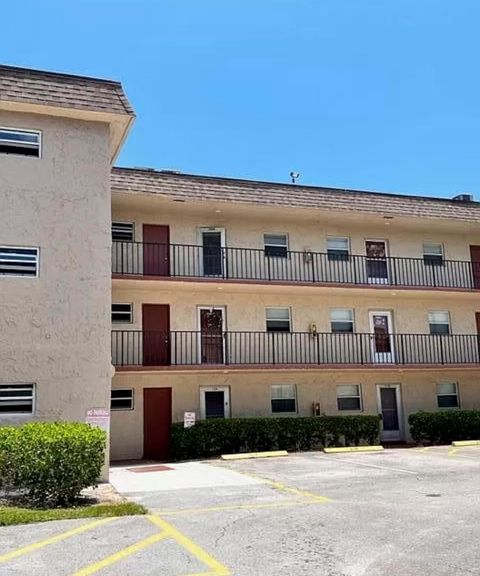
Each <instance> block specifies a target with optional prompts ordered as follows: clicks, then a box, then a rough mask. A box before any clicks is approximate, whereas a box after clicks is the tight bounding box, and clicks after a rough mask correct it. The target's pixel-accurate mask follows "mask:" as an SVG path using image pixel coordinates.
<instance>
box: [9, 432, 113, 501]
mask: <svg viewBox="0 0 480 576" xmlns="http://www.w3.org/2000/svg"><path fill="white" fill-rule="evenodd" d="M105 444H106V434H105V432H103V431H102V430H100V429H99V428H94V427H91V426H89V425H88V424H80V423H67V422H38V423H37V422H36V423H30V424H24V425H23V426H19V427H13V426H8V427H2V428H0V490H2V491H3V492H6V493H7V494H16V495H20V496H21V497H22V498H23V499H25V500H27V501H28V502H29V503H31V504H33V505H37V506H38V505H42V506H45V505H49V506H60V505H68V504H71V503H72V502H73V501H74V500H75V499H76V498H78V496H79V494H80V491H81V490H83V489H84V488H87V487H88V486H93V485H96V483H97V482H98V479H99V477H100V473H101V469H102V466H103V463H104V453H105Z"/></svg>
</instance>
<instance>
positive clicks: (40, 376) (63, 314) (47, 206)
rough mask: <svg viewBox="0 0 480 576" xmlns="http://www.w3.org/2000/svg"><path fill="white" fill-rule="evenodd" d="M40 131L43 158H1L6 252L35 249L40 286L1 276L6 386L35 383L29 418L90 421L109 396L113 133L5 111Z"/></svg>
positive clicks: (4, 420) (1, 378) (13, 123)
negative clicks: (89, 416)
mask: <svg viewBox="0 0 480 576" xmlns="http://www.w3.org/2000/svg"><path fill="white" fill-rule="evenodd" d="M0 126H8V127H18V128H24V129H37V130H41V132H42V154H41V158H31V157H23V156H15V155H5V154H3V155H1V156H0V189H1V194H0V214H1V215H2V219H1V220H2V222H1V228H0V244H1V245H5V246H25V247H39V249H40V266H39V276H38V278H26V277H8V276H0V294H1V298H0V383H34V384H35V385H36V405H35V412H34V415H33V417H32V416H31V415H28V416H13V415H12V416H4V415H2V416H0V424H11V423H19V422H23V421H25V420H31V419H34V420H78V421H84V420H85V411H86V409H88V408H93V407H100V408H107V407H109V396H110V376H111V363H110V328H111V325H110V303H111V277H110V276H111V272H110V271H111V255H110V254H111V238H110V223H111V216H110V207H111V200H110V187H109V172H110V155H109V128H108V125H106V124H102V123H99V122H86V121H80V120H68V119H61V118H52V117H47V116H42V115H39V114H35V115H29V114H20V113H11V112H0Z"/></svg>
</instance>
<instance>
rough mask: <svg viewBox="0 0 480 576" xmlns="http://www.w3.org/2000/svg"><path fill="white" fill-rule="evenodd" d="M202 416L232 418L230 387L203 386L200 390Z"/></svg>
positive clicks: (205, 417)
mask: <svg viewBox="0 0 480 576" xmlns="http://www.w3.org/2000/svg"><path fill="white" fill-rule="evenodd" d="M200 416H201V418H202V419H207V418H230V389H229V387H228V386H202V387H201V388H200Z"/></svg>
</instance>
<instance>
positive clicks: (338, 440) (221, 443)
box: [172, 415, 380, 460]
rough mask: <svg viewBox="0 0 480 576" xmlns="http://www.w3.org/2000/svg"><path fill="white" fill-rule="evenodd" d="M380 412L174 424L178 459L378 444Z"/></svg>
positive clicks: (175, 449) (174, 445) (173, 452)
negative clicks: (376, 413)
mask: <svg viewBox="0 0 480 576" xmlns="http://www.w3.org/2000/svg"><path fill="white" fill-rule="evenodd" d="M379 432H380V419H379V417H378V416H363V415H362V416H320V417H300V418H298V417H284V418H283V417H282V418H228V419H211V420H200V421H198V422H197V423H196V424H195V426H193V427H191V428H184V427H183V423H180V422H179V423H175V424H173V425H172V457H173V458H174V459H177V460H181V459H187V458H199V457H205V456H217V455H219V454H226V453H236V452H254V451H263V450H279V449H286V450H311V449H312V448H318V447H321V446H338V445H345V446H350V445H355V446H358V445H359V444H362V443H364V444H376V443H378V437H379Z"/></svg>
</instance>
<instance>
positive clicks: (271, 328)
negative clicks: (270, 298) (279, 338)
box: [266, 308, 290, 332]
mask: <svg viewBox="0 0 480 576" xmlns="http://www.w3.org/2000/svg"><path fill="white" fill-rule="evenodd" d="M266 317H267V332H290V308H267V309H266Z"/></svg>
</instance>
